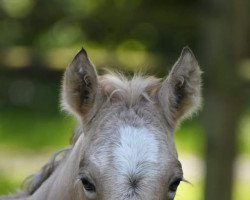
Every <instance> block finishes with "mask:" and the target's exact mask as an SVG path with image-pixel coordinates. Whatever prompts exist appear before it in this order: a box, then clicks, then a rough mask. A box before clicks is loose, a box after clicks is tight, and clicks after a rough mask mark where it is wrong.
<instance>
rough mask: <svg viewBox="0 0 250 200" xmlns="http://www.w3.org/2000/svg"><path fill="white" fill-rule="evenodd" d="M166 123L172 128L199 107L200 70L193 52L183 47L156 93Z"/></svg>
mask: <svg viewBox="0 0 250 200" xmlns="http://www.w3.org/2000/svg"><path fill="white" fill-rule="evenodd" d="M158 98H159V102H160V104H161V107H162V109H163V111H164V114H165V116H166V119H167V122H168V123H169V124H170V126H172V127H174V126H175V125H176V123H177V122H178V121H180V120H181V119H184V118H186V117H188V116H190V115H191V114H193V113H194V112H195V111H197V110H198V109H199V108H200V106H201V70H200V68H199V65H198V62H197V60H196V58H195V56H194V54H193V52H192V51H191V50H190V49H189V48H188V47H184V48H183V50H182V52H181V55H180V57H179V59H178V60H177V61H176V63H175V64H174V66H173V68H172V70H171V71H170V73H169V75H168V77H167V78H166V79H165V80H164V81H163V83H162V86H161V88H160V90H159V92H158Z"/></svg>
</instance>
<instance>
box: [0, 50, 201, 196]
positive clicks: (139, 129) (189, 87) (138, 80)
mask: <svg viewBox="0 0 250 200" xmlns="http://www.w3.org/2000/svg"><path fill="white" fill-rule="evenodd" d="M200 74H201V71H200V69H199V66H198V64H197V61H196V59H195V58H194V56H193V54H192V52H191V50H190V49H188V48H184V50H183V51H182V54H181V56H180V58H179V59H178V61H177V62H176V64H175V66H174V67H173V69H172V71H171V72H170V75H169V76H168V78H167V79H165V80H164V81H163V82H161V79H157V78H154V77H147V76H141V75H135V76H134V77H132V78H130V79H127V78H125V77H124V76H123V75H121V74H118V75H117V74H114V73H111V74H107V75H103V76H98V75H97V73H96V70H95V67H94V66H93V65H92V63H91V62H90V61H89V59H88V57H87V53H86V51H85V50H81V51H80V52H79V53H78V54H77V56H76V57H75V58H74V60H73V62H72V63H71V64H70V65H69V67H68V68H67V70H66V73H65V77H64V81H63V89H62V102H63V103H62V105H63V108H64V109H66V110H67V111H68V112H70V113H71V114H73V115H74V116H75V117H76V118H77V119H78V121H79V126H78V128H77V129H76V131H75V134H74V136H73V137H72V143H71V146H70V147H69V148H68V149H66V150H64V151H62V152H63V156H62V158H60V159H57V156H54V157H53V158H52V160H51V161H50V162H49V163H48V164H46V165H45V166H44V167H43V168H42V170H41V172H39V173H38V174H36V175H34V176H33V177H32V178H31V179H29V181H28V182H27V184H26V186H27V187H26V188H28V189H24V190H23V191H22V192H20V193H18V194H16V195H14V196H8V197H1V198H0V199H1V200H7V199H9V200H15V199H20V200H45V199H47V200H88V198H87V197H91V195H89V194H87V193H86V191H85V192H84V189H83V185H82V183H81V180H80V179H81V176H80V175H81V174H85V175H86V174H87V175H88V176H91V179H93V181H94V182H95V184H96V189H97V193H96V194H94V196H96V197H97V199H98V200H117V199H118V200H119V199H122V200H126V199H127V200H129V199H130V200H138V199H143V200H158V199H159V200H170V199H173V196H174V193H173V192H170V191H168V187H169V184H170V183H171V181H173V180H172V179H173V178H174V177H179V178H182V170H181V165H180V162H179V161H178V156H177V152H176V149H175V145H174V140H173V132H174V128H175V126H176V124H177V123H178V122H179V121H180V120H182V119H183V118H185V117H186V116H187V115H190V113H193V112H194V111H196V110H197V109H198V108H199V107H200V104H201V103H200V102H201V98H200V95H201V92H200V91H201V81H200V80H201V78H200ZM59 155H60V153H59Z"/></svg>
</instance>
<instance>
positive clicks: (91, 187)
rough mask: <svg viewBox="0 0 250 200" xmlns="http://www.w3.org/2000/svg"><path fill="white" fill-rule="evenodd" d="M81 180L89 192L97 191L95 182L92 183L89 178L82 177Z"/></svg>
mask: <svg viewBox="0 0 250 200" xmlns="http://www.w3.org/2000/svg"><path fill="white" fill-rule="evenodd" d="M81 181H82V184H83V187H84V189H85V190H86V191H88V192H95V186H94V184H93V183H91V182H90V181H89V180H88V178H85V177H83V178H81Z"/></svg>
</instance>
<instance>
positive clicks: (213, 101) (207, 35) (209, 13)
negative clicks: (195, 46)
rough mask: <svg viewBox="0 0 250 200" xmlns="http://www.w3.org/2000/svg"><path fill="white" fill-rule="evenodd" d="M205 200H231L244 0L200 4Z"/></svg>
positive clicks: (243, 50)
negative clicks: (201, 15) (203, 81)
mask: <svg viewBox="0 0 250 200" xmlns="http://www.w3.org/2000/svg"><path fill="white" fill-rule="evenodd" d="M204 5H205V10H206V12H205V16H204V22H203V23H202V25H203V35H204V37H203V38H202V41H201V45H202V48H203V53H204V58H203V62H204V66H206V69H205V74H204V76H205V82H206V86H205V87H206V90H205V106H204V108H205V111H204V117H205V120H204V125H205V130H206V135H207V145H206V165H207V168H206V169H207V173H206V183H205V185H206V187H205V200H230V199H232V184H233V164H234V159H235V155H236V143H237V133H238V125H239V120H240V117H241V112H242V110H243V108H244V101H243V99H244V98H245V96H246V92H245V90H244V88H245V87H244V83H243V82H242V80H241V79H240V77H239V64H240V62H241V61H242V59H243V58H244V56H246V50H247V32H248V30H247V28H248V20H249V17H250V16H249V14H248V10H247V9H248V6H247V5H248V1H247V0H229V1H228V0H221V1H217V0H211V1H204Z"/></svg>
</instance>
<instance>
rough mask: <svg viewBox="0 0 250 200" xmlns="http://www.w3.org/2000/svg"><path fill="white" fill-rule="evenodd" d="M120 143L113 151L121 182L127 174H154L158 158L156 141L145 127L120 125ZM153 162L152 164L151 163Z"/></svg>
mask: <svg viewBox="0 0 250 200" xmlns="http://www.w3.org/2000/svg"><path fill="white" fill-rule="evenodd" d="M119 132H120V143H119V145H117V147H116V149H115V151H114V157H115V165H116V168H117V170H118V180H119V181H121V182H123V181H126V180H124V179H126V178H127V175H131V174H134V175H136V174H144V173H145V174H147V175H148V176H150V175H152V174H155V167H153V166H155V164H157V160H158V142H157V140H156V139H155V137H154V135H153V133H152V132H150V131H149V130H148V129H146V128H136V127H132V126H126V127H121V128H120V129H119ZM152 164H154V165H152Z"/></svg>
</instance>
